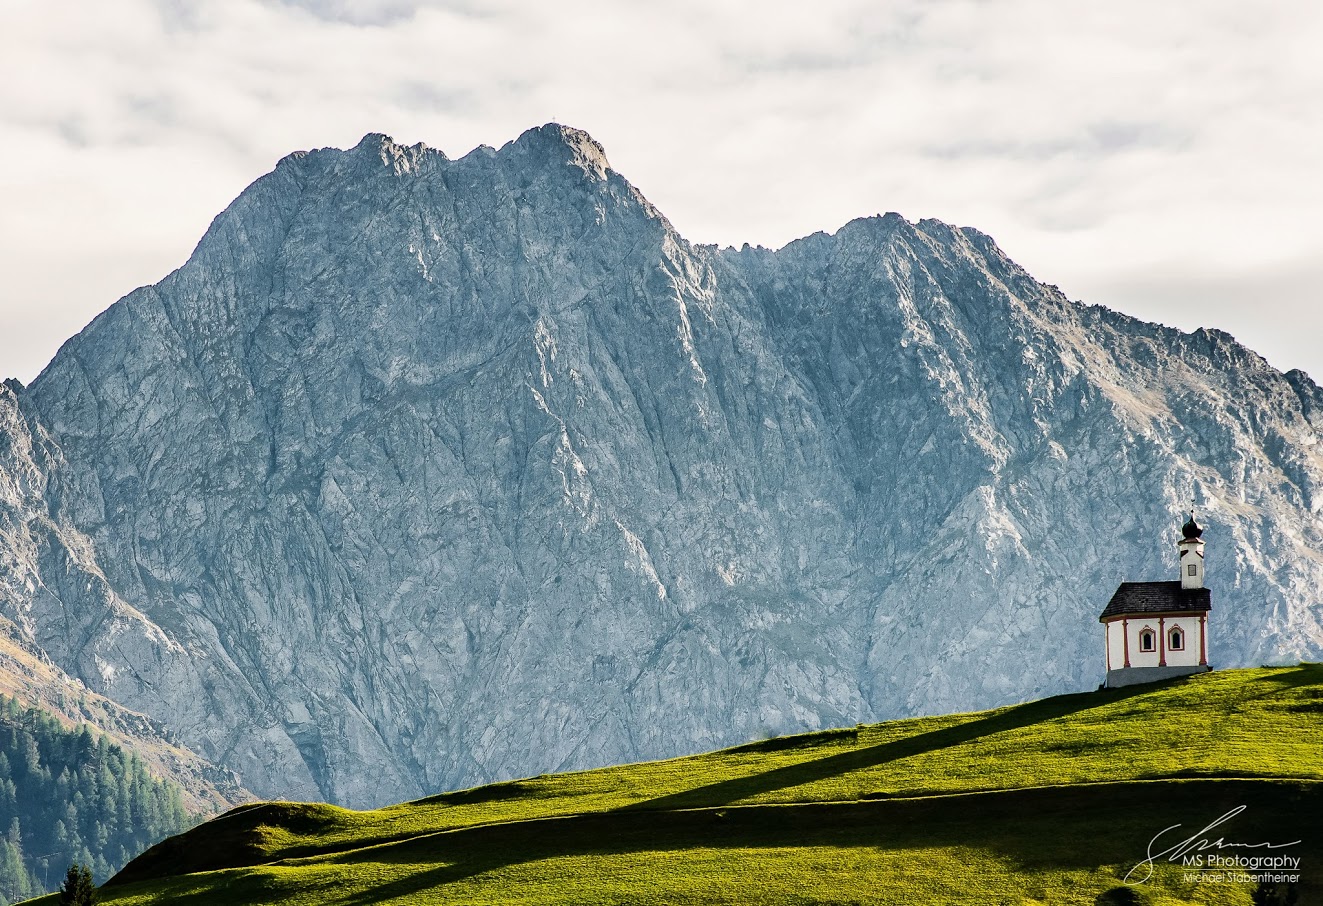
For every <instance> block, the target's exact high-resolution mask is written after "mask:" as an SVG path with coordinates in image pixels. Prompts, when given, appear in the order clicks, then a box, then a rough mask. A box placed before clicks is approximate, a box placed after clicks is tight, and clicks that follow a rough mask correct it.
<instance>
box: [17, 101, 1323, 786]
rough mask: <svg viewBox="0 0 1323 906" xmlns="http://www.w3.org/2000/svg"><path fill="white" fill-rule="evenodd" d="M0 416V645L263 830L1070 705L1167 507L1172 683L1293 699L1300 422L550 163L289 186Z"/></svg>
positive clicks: (878, 245) (1050, 301) (1190, 346)
mask: <svg viewBox="0 0 1323 906" xmlns="http://www.w3.org/2000/svg"><path fill="white" fill-rule="evenodd" d="M10 396H12V398H13V401H14V406H15V407H16V411H17V412H18V413H19V415H21V419H20V420H19V421H16V422H15V424H19V422H20V421H21V422H22V424H23V425H26V428H25V429H24V430H27V431H28V434H29V435H30V437H31V439H32V442H31V443H30V444H27V445H26V446H25V445H24V444H18V445H16V447H15V455H14V457H13V463H14V464H13V465H12V466H11V465H10V463H9V461H8V460H0V477H3V475H5V474H7V470H8V469H9V468H13V469H16V470H19V472H21V476H20V477H21V478H22V479H23V480H19V481H15V482H12V483H11V484H12V487H13V488H14V495H13V499H14V500H15V501H16V503H15V514H16V515H15V517H14V521H15V524H16V526H17V528H16V531H15V533H14V535H13V543H12V545H10V547H11V548H12V551H13V554H12V557H11V556H9V554H8V553H6V554H5V558H4V559H3V561H2V566H3V569H0V589H3V591H4V594H3V595H2V596H0V609H2V610H3V615H5V616H7V617H9V618H10V619H11V620H12V621H13V623H14V625H16V626H18V627H20V628H21V630H22V631H23V632H24V633H25V634H26V635H25V638H26V639H27V640H28V641H30V642H31V643H32V644H34V645H35V646H37V647H38V648H40V649H41V650H42V651H44V652H46V653H47V654H48V655H49V657H50V658H51V660H52V661H53V662H54V663H55V664H56V665H58V666H59V667H60V669H62V670H63V671H65V672H66V673H67V674H68V675H69V676H70V677H72V678H75V679H77V680H79V681H81V682H82V683H84V684H85V685H87V686H88V687H89V688H90V689H92V690H94V691H96V692H98V693H100V694H102V695H105V696H107V697H109V698H111V699H113V700H115V701H117V702H120V703H122V704H123V705H125V706H126V707H128V708H131V709H132V710H134V711H137V712H140V713H143V714H146V715H149V716H151V717H152V718H153V719H155V720H157V721H159V722H161V723H163V724H165V725H166V726H169V727H170V728H171V729H172V730H173V731H174V732H175V733H176V734H177V735H178V737H179V739H180V740H181V741H182V742H183V743H184V744H186V745H187V746H188V747H190V748H192V749H193V750H195V751H197V752H198V753H199V754H200V755H201V756H203V757H204V758H206V759H208V760H210V761H212V762H213V763H215V764H218V765H220V766H222V767H224V768H227V769H230V770H234V771H236V772H238V773H239V775H240V776H241V778H242V780H243V783H244V785H245V786H247V787H248V788H250V789H253V790H254V791H256V792H257V793H258V794H259V795H263V796H267V797H280V796H287V797H293V798H300V799H321V800H325V801H332V802H338V803H341V804H345V805H352V806H356V807H368V806H374V805H380V804H382V803H384V802H390V801H398V800H401V799H407V798H413V797H417V796H420V795H425V794H428V793H433V792H437V791H440V790H445V789H455V788H459V787H464V786H469V785H472V784H475V783H479V782H485V781H491V780H499V779H503V778H509V777H516V776H521V775H526V774H536V773H539V772H543V771H557V770H569V769H576V768H584V767H592V766H596V765H603V764H614V763H621V762H625V761H637V760H642V759H650V758H661V757H668V756H674V755H679V754H685V753H691V752H696V751H704V750H708V749H712V748H715V747H718V746H722V745H729V744H732V743H734V742H738V741H740V740H745V739H749V738H753V737H756V736H764V735H779V734H785V733H789V732H796V731H803V730H811V729H817V728H821V727H825V726H840V725H848V724H854V723H857V722H860V721H875V720H879V719H883V718H891V717H898V716H905V715H915V714H924V713H944V712H949V711H956V710H968V709H971V708H979V707H991V706H993V705H999V704H1006V703H1009V702H1014V701H1023V700H1025V699H1028V698H1037V697H1042V696H1044V695H1050V694H1054V693H1058V692H1062V691H1065V690H1068V689H1079V688H1089V687H1091V686H1092V685H1094V684H1096V683H1097V682H1098V681H1099V679H1100V678H1101V674H1102V665H1101V663H1100V659H1101V645H1100V641H1099V636H1098V635H1097V634H1096V628H1097V627H1096V623H1095V619H1096V616H1097V614H1098V612H1099V611H1100V610H1101V609H1102V606H1103V605H1104V603H1105V602H1106V599H1107V597H1108V596H1109V595H1110V593H1111V591H1112V589H1113V588H1115V586H1116V584H1117V582H1119V581H1120V580H1122V579H1156V578H1163V577H1165V576H1166V575H1167V574H1168V573H1169V572H1170V571H1171V570H1172V569H1174V558H1173V550H1174V549H1173V547H1172V541H1173V540H1174V539H1173V537H1172V536H1173V535H1174V533H1175V529H1176V526H1177V525H1179V522H1180V520H1181V518H1182V517H1181V516H1180V513H1181V511H1182V510H1183V509H1184V508H1186V507H1187V506H1188V505H1189V502H1190V500H1191V498H1192V497H1193V498H1194V499H1195V500H1196V502H1197V504H1198V506H1199V509H1200V521H1201V523H1203V524H1204V525H1205V526H1206V528H1207V535H1206V539H1207V541H1208V544H1209V546H1208V558H1209V560H1208V563H1209V566H1208V581H1209V583H1210V585H1211V586H1212V588H1213V592H1214V611H1213V614H1212V625H1211V638H1212V648H1211V651H1210V656H1211V658H1212V659H1213V662H1214V663H1215V664H1217V665H1219V666H1238V665H1239V666H1244V665H1252V664H1261V663H1265V662H1269V663H1280V662H1294V661H1296V660H1299V659H1302V658H1303V659H1313V658H1316V657H1318V656H1320V655H1323V605H1320V602H1319V598H1318V589H1319V588H1323V559H1321V558H1320V555H1319V553H1318V551H1320V550H1323V521H1321V519H1320V515H1319V513H1320V510H1321V509H1323V494H1321V493H1320V489H1323V456H1320V454H1319V437H1320V436H1321V435H1323V407H1321V406H1320V404H1321V403H1323V393H1321V392H1320V390H1319V388H1318V387H1317V386H1315V385H1314V384H1313V383H1312V382H1311V381H1310V380H1309V379H1308V378H1307V377H1305V376H1304V375H1301V374H1298V373H1294V374H1287V375H1283V374H1280V373H1278V372H1276V371H1274V370H1273V369H1271V368H1270V367H1268V365H1267V364H1266V363H1265V362H1264V361H1263V360H1262V359H1261V358H1259V357H1258V356H1256V355H1255V354H1253V353H1252V352H1250V351H1249V350H1246V349H1244V348H1243V347H1241V346H1239V345H1238V344H1236V343H1235V342H1234V340H1233V339H1232V338H1230V337H1228V336H1226V335H1225V334H1221V333H1218V332H1216V331H1209V330H1200V331H1196V332H1194V333H1189V334H1185V333H1181V332H1179V331H1175V330H1171V329H1169V328H1164V327H1161V326H1158V325H1153V324H1145V323H1143V322H1140V321H1137V320H1135V319H1132V318H1127V317H1124V316H1122V315H1119V314H1116V313H1114V312H1109V311H1105V310H1102V309H1097V308H1089V307H1085V306H1082V305H1079V304H1077V303H1074V302H1072V301H1070V300H1069V299H1067V298H1066V297H1065V296H1064V295H1063V294H1062V293H1061V292H1060V291H1059V290H1057V289H1056V288H1055V287H1051V286H1045V285H1042V284H1040V283H1038V282H1037V281H1035V280H1034V279H1033V278H1032V277H1031V276H1030V275H1028V274H1026V273H1025V272H1024V271H1023V270H1022V269H1020V268H1019V267H1017V266H1016V265H1015V264H1014V263H1013V262H1011V261H1010V260H1009V259H1008V258H1007V257H1006V255H1005V254H1004V253H1003V252H1002V251H1001V250H1000V249H998V248H997V247H996V245H995V244H994V243H993V242H992V241H991V240H990V239H989V238H988V237H987V236H985V235H983V234H981V233H979V232H978V231H976V230H973V229H968V228H955V227H952V226H949V225H947V224H944V223H941V222H939V221H935V220H923V221H919V222H911V221H908V220H906V219H905V218H903V217H901V216H899V215H896V214H888V215H885V216H879V217H868V218H862V219H859V220H856V221H852V222H850V223H848V224H846V225H844V226H842V227H841V228H840V229H839V230H838V231H837V232H836V233H835V234H833V235H825V234H817V235H814V236H810V237H807V238H806V239H803V240H800V241H797V242H794V243H791V244H790V245H788V246H787V247H785V248H783V249H780V250H777V251H770V250H766V249H749V248H746V249H740V250H734V249H726V250H718V249H714V248H710V247H702V246H694V245H692V244H690V243H688V242H686V241H685V240H684V238H683V237H681V236H679V235H678V234H677V233H676V231H675V230H674V229H673V227H672V226H671V224H670V223H669V222H667V220H666V219H665V217H664V216H663V215H662V214H661V212H659V211H657V210H656V208H654V207H653V206H652V205H651V204H649V203H648V201H647V200H646V199H645V198H644V197H643V196H642V194H640V193H639V191H638V190H637V189H635V188H634V187H633V186H632V185H630V183H629V182H628V181H627V180H626V179H625V178H624V177H623V176H621V175H620V174H619V173H617V172H615V171H614V170H613V169H611V167H610V165H609V163H608V162H607V159H606V156H605V154H604V152H603V150H602V148H601V147H600V146H598V145H597V143H596V142H594V141H593V140H592V139H591V138H590V137H589V136H587V135H586V134H584V133H582V132H579V131H577V130H574V129H570V128H567V127H563V126H558V125H554V124H553V125H548V126H545V127H541V128H538V129H533V130H530V131H528V132H527V133H525V134H524V135H522V136H520V137H519V138H518V139H516V140H515V141H512V142H510V143H508V144H507V145H505V146H504V147H502V148H500V149H492V148H485V147H484V148H479V149H476V150H474V151H473V152H471V153H469V154H467V155H465V156H464V157H462V158H460V159H458V160H450V159H448V158H447V157H446V156H445V155H444V154H442V153H441V152H439V151H436V150H433V149H429V148H425V147H423V146H421V145H419V146H413V147H403V146H400V145H398V144H396V143H395V142H393V141H391V140H390V139H389V138H387V137H385V136H381V135H370V136H367V137H366V138H365V139H364V140H363V141H362V142H361V143H360V144H359V145H358V146H357V147H355V148H352V149H349V150H345V151H341V150H335V149H323V150H318V151H313V152H308V153H299V154H295V155H291V156H290V157H288V158H286V159H284V160H282V161H281V162H280V163H279V164H278V165H277V166H276V168H275V169H274V171H273V172H271V173H270V174H268V175H266V176H264V177H262V178H261V179H259V180H258V181H257V182H255V183H254V184H253V185H252V186H251V187H249V188H248V189H247V190H245V192H244V193H243V194H242V195H241V196H240V197H239V198H238V199H236V200H235V202H234V203H233V204H232V205H231V206H230V207H229V208H228V209H227V210H226V211H225V212H224V213H222V214H221V215H220V216H218V217H217V218H216V220H215V221H214V222H213V224H212V225H211V228H210V229H209V230H208V231H207V234H206V235H205V236H204V237H203V238H202V240H201V241H200V242H199V244H198V246H197V249H196V251H195V252H194V254H193V255H192V256H191V258H190V259H189V261H188V262H187V263H185V264H184V265H183V266H182V267H180V268H179V269H178V270H177V271H175V272H173V273H172V274H170V275H168V276H167V277H165V278H164V279H163V280H161V281H160V282H159V283H158V284H156V285H155V286H151V287H144V288H142V289H140V290H137V291H135V292H133V293H131V294H130V295H129V296H127V297H125V298H124V299H123V300H121V301H120V302H118V303H116V304H115V305H113V306H111V307H110V308H109V309H108V310H107V311H106V312H105V313H103V314H102V315H101V316H99V317H98V318H97V319H96V320H95V321H94V322H93V323H92V324H90V325H89V326H88V327H87V328H86V329H85V330H84V331H82V332H81V333H80V334H79V335H78V336H76V337H74V338H72V339H71V340H70V341H69V342H68V343H66V344H65V346H64V347H63V348H62V349H61V351H60V353H59V354H58V355H57V356H56V357H55V359H54V360H53V361H52V363H51V365H50V367H49V368H47V369H46V370H45V371H44V372H43V373H42V375H41V376H40V377H39V378H38V379H37V380H36V381H34V382H33V384H32V385H31V386H30V387H27V388H19V387H11V388H10ZM20 448H21V449H20ZM29 448H30V449H31V450H32V451H33V452H32V455H31V456H27V455H26V451H27V450H28V449H29ZM29 463H32V464H34V466H33V467H34V469H35V471H33V470H32V469H28V464H29ZM24 470H27V471H24ZM29 475H30V476H31V478H32V480H31V481H28V480H27V478H28V477H29ZM7 486H8V485H7ZM6 537H8V536H6ZM0 540H4V539H0ZM1026 659H1028V660H1029V662H1030V663H1031V664H1032V668H1031V669H1025V664H1026Z"/></svg>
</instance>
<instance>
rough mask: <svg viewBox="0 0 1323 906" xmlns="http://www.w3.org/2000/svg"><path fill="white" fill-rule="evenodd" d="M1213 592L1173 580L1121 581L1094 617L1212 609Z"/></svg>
mask: <svg viewBox="0 0 1323 906" xmlns="http://www.w3.org/2000/svg"><path fill="white" fill-rule="evenodd" d="M1212 609H1213V596H1212V595H1211V594H1210V593H1209V591H1208V589H1206V588H1181V583H1180V581H1179V580H1178V581H1175V582H1122V583H1121V584H1120V586H1118V587H1117V589H1116V594H1114V595H1112V600H1110V601H1108V602H1107V608H1106V609H1105V610H1103V612H1102V616H1100V617H1098V619H1099V620H1100V621H1101V620H1106V619H1108V618H1110V617H1120V616H1128V615H1130V614H1160V613H1189V612H1190V611H1196V612H1197V611H1201V610H1212Z"/></svg>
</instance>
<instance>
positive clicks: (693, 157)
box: [0, 0, 1323, 379]
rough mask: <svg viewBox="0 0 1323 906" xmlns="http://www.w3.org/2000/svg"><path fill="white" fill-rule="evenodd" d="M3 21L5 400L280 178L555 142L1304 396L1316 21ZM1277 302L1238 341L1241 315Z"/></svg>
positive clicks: (203, 17)
mask: <svg viewBox="0 0 1323 906" xmlns="http://www.w3.org/2000/svg"><path fill="white" fill-rule="evenodd" d="M0 10H3V15H4V19H5V26H6V27H5V28H4V29H3V37H0V124H2V125H3V130H4V132H3V134H4V135H5V139H6V140H5V142H4V144H3V147H2V148H0V193H3V194H2V195H0V197H3V199H4V204H3V207H0V268H2V270H3V273H4V275H5V278H6V279H5V282H4V286H3V290H0V319H3V324H4V326H5V328H6V329H4V330H3V331H0V371H5V372H9V373H16V374H18V375H19V376H21V377H23V378H24V379H30V378H31V377H32V376H33V375H34V374H35V372H36V370H37V369H38V368H39V367H40V366H41V365H42V364H44V361H45V360H46V359H47V358H49V356H50V355H51V354H52V353H53V352H54V350H55V349H56V347H57V346H58V345H59V342H60V341H61V340H62V339H64V338H65V337H66V336H68V334H69V333H71V332H72V331H73V330H74V329H76V327H77V325H78V324H79V323H82V322H85V321H86V320H88V319H89V318H90V317H91V316H92V315H94V314H95V313H96V312H97V311H99V310H100V309H102V308H104V307H105V306H106V305H108V304H109V303H110V302H112V301H113V300H114V299H115V298H117V297H118V296H119V295H122V294H123V293H124V292H126V291H128V290H129V289H131V288H132V287H133V286H135V285H138V284H142V283H149V282H154V281H155V280H157V279H159V278H160V277H161V276H163V275H164V274H165V273H166V272H167V271H168V270H169V269H170V268H172V267H174V266H177V265H178V264H180V263H182V261H183V260H184V259H185V257H186V256H187V254H188V252H189V251H190V250H191V248H192V246H193V244H194V243H195V242H196V241H197V238H198V237H199V236H200V235H201V234H202V231H203V230H204V229H205V227H206V224H207V222H208V221H209V219H210V218H211V217H212V216H214V215H215V214H216V213H218V212H219V211H220V210H221V209H222V208H223V207H224V206H225V204H227V203H228V202H229V200H230V199H232V198H233V197H234V195H236V194H237V193H238V192H239V191H240V190H241V189H242V188H243V186H244V185H246V184H247V183H248V182H250V181H251V180H253V179H255V178H256V177H257V176H259V175H261V174H262V173H264V172H266V171H267V170H269V169H270V168H271V166H272V165H273V164H274V163H275V161H276V160H277V159H279V158H280V157H281V156H283V155H284V154H286V153H288V152H290V151H293V150H296V149H299V148H308V147H318V146H325V145H337V146H341V147H345V146H348V145H352V144H354V143H355V142H356V141H357V140H358V138H359V137H360V136H361V135H362V134H364V133H366V132H369V131H384V132H388V133H391V134H393V135H394V136H395V137H396V138H397V139H399V140H401V141H404V142H408V143H412V142H415V141H425V142H427V143H428V144H431V145H434V146H436V147H440V148H442V149H443V150H445V151H446V152H447V153H449V154H451V155H452V156H456V155H460V154H463V153H464V152H466V151H467V150H469V149H470V148H471V147H473V146H475V145H477V144H479V143H487V144H493V145H499V144H501V143H503V142H505V141H507V140H508V139H510V138H513V137H514V136H516V135H517V134H518V133H520V132H521V131H523V130H524V129H526V128H528V127H530V126H534V125H538V124H541V123H543V122H546V121H548V120H551V119H553V118H554V119H557V120H559V121H561V122H566V123H570V124H572V125H576V126H579V127H581V128H585V129H587V130H588V131H589V132H591V133H592V134H593V135H594V136H595V137H596V138H597V139H598V140H599V141H601V142H602V143H603V144H604V145H605V147H606V149H607V153H608V155H609V157H610V158H611V161H612V163H613V165H615V166H616V167H617V169H619V170H620V171H621V172H623V173H624V174H625V175H626V176H628V177H629V178H630V179H631V180H633V181H634V182H635V183H636V184H637V185H638V186H639V187H640V188H641V189H642V190H643V192H644V193H645V194H647V195H648V196H649V198H651V199H652V200H653V201H654V202H655V203H656V204H657V205H658V206H659V207H660V208H661V209H662V210H663V211H665V212H666V213H667V215H668V216H669V217H670V218H671V219H672V221H673V222H674V223H675V224H676V226H677V227H678V228H679V229H680V230H681V232H683V233H684V234H685V235H687V236H688V237H689V238H691V239H693V240H695V241H702V242H721V243H724V244H738V243H740V242H744V241H749V242H755V243H762V244H765V245H780V244H782V243H784V242H786V241H789V240H790V239H793V238H795V237H798V236H801V235H805V234H807V233H810V232H812V231H814V230H818V229H835V228H836V227H838V226H840V225H841V224H842V223H843V222H845V221H846V220H849V219H851V218H853V217H856V216H862V215H867V214H872V213H877V212H879V211H885V210H897V211H900V212H901V213H903V214H905V215H906V216H908V217H911V218H918V217H930V216H931V217H939V218H941V219H943V220H947V221H951V222H955V223H960V224H969V225H973V226H977V227H979V228H980V229H982V230H984V231H985V232H988V233H990V234H992V235H993V236H994V237H996V238H997V239H998V241H999V242H1001V244H1002V245H1003V246H1004V247H1005V248H1006V249H1007V250H1008V252H1010V253H1011V254H1012V256H1014V257H1016V258H1017V259H1018V260H1020V261H1021V263H1023V264H1025V265H1026V267H1028V268H1029V269H1030V271H1031V272H1033V273H1034V274H1035V275H1037V276H1039V277H1040V278H1041V279H1045V280H1048V281H1049V282H1054V283H1058V284H1059V285H1061V286H1062V288H1063V289H1064V290H1065V291H1066V292H1067V293H1069V294H1071V295H1072V296H1077V297H1079V296H1082V297H1085V298H1086V299H1087V300H1088V301H1092V302H1102V303H1104V304H1111V305H1113V306H1116V307H1121V308H1123V309H1126V310H1129V311H1131V312H1132V313H1135V314H1139V315H1141V316H1144V315H1147V316H1149V317H1155V318H1161V319H1163V320H1167V321H1169V322H1172V323H1176V324H1179V325H1180V326H1183V327H1193V326H1196V325H1198V324H1201V323H1208V324H1215V325H1216V326H1221V327H1224V328H1225V329H1229V330H1231V332H1233V333H1235V334H1236V335H1237V336H1238V337H1239V338H1241V339H1242V340H1244V341H1246V342H1247V343H1248V344H1249V345H1251V346H1252V347H1254V348H1256V349H1258V350H1259V351H1261V352H1264V353H1266V354H1267V355H1268V357H1269V359H1270V361H1272V362H1273V363H1274V364H1276V365H1278V366H1279V367H1291V366H1304V367H1306V368H1308V369H1310V370H1311V372H1312V373H1313V374H1315V375H1316V376H1321V377H1323V353H1317V352H1312V351H1311V350H1310V349H1309V348H1308V347H1306V346H1303V345H1302V344H1300V343H1299V342H1298V341H1296V339H1295V338H1297V337H1299V336H1300V335H1301V333H1302V331H1301V325H1302V324H1303V325H1304V326H1305V328H1306V329H1307V330H1309V331H1313V330H1316V329H1318V328H1323V321H1320V319H1321V318H1323V315H1320V314H1315V313H1314V312H1315V310H1316V309H1317V308H1318V306H1315V305H1313V304H1311V303H1313V302H1314V301H1315V298H1314V296H1315V291H1314V289H1313V287H1314V285H1316V284H1315V281H1314V280H1313V276H1314V275H1316V273H1317V271H1316V269H1314V270H1311V268H1310V266H1308V262H1310V261H1316V260H1320V259H1321V258H1323V255H1320V252H1323V248H1320V246H1323V239H1321V238H1320V236H1319V231H1318V230H1317V228H1316V222H1317V218H1318V216H1319V214H1320V212H1323V180H1319V179H1318V178H1317V177H1316V174H1315V170H1316V167H1317V159H1318V156H1319V152H1320V148H1321V147H1323V121H1320V118H1319V117H1318V116H1317V113H1316V107H1317V98H1318V97H1319V96H1320V93H1321V90H1323V69H1321V67H1320V64H1319V63H1318V62H1317V54H1316V52H1315V49H1316V48H1317V47H1318V46H1319V45H1320V39H1323V18H1321V17H1323V13H1321V12H1320V8H1319V7H1317V5H1316V4H1314V3H1312V2H1306V0H1294V2H1292V0H1283V2H1277V3H1272V4H1255V5H1249V4H1243V3H1238V2H1235V3H1233V2H1229V0H1218V2H1195V0H1185V2H1174V3H1167V4H1150V3H1139V2H1136V0H1118V2H1114V3H1109V4H1087V3H1082V2H1059V0H1058V2H1045V0H1005V2H998V3H995V4H994V3H989V2H978V0H964V2H920V0H901V2H891V3H887V4H878V3H875V2H859V0H836V2H831V3H826V4H818V5H814V6H810V5H807V4H789V3H784V4H783V3H756V2H733V0H724V2H699V0H675V2H672V3H668V4H641V3H624V4H620V3H616V4H611V3H606V2H599V0H565V2H562V3H559V4H538V3H531V2H520V0H494V2H482V3H479V2H477V0H450V2H430V3H408V2H405V0H370V2H363V0H360V2H352V0H266V2H258V0H227V2H219V0H206V2H187V3H185V2H183V0H117V2H116V3H114V4H81V5H80V6H79V7H78V10H79V15H78V16H77V17H73V16H70V15H69V13H68V8H67V7H62V6H58V5H51V4H42V3H38V2H35V0H0ZM1302 262H1304V264H1302ZM1284 275H1285V276H1284ZM1302 275H1303V276H1302ZM1268 286H1271V287H1272V289H1271V293H1270V294H1269V295H1270V298H1260V299H1254V300H1249V299H1247V300H1245V303H1246V305H1249V304H1250V303H1251V302H1252V303H1253V304H1254V306H1255V311H1256V317H1255V318H1254V319H1252V320H1251V319H1249V318H1244V319H1243V320H1244V322H1245V323H1244V325H1243V326H1239V325H1238V324H1236V323H1233V322H1234V321H1235V310H1236V308H1237V306H1235V305H1231V304H1230V302H1229V301H1227V300H1233V299H1234V298H1235V294H1236V293H1240V292H1244V293H1253V292H1254V291H1255V290H1256V288H1257V287H1268ZM1214 296H1216V297H1217V298H1219V299H1224V302H1220V303H1219V304H1218V305H1211V304H1207V301H1206V300H1208V299H1211V298H1212V297H1214ZM1214 314H1218V315H1219V316H1222V315H1224V316H1225V317H1226V318H1227V319H1228V320H1223V321H1220V322H1219V321H1215V320H1212V315H1214ZM23 325H26V326H23ZM1315 335H1317V334H1315Z"/></svg>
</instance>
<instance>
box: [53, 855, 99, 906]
mask: <svg viewBox="0 0 1323 906" xmlns="http://www.w3.org/2000/svg"><path fill="white" fill-rule="evenodd" d="M96 900H97V897H96V887H95V886H93V884H92V869H90V868H88V867H87V866H86V865H82V864H80V863H78V862H75V863H74V864H72V865H70V866H69V871H68V873H67V874H66V875H65V876H64V885H63V886H62V887H60V906H92V904H93V903H95V902H96Z"/></svg>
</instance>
